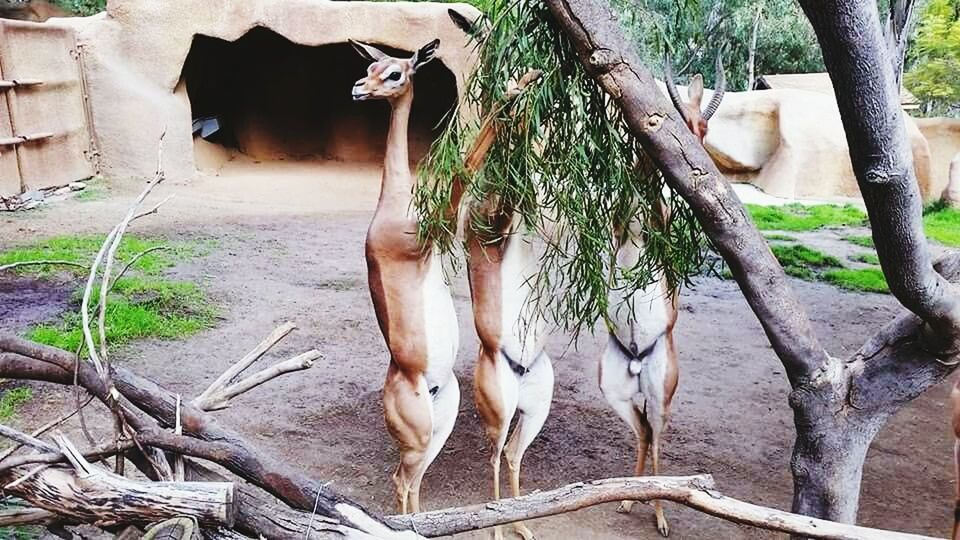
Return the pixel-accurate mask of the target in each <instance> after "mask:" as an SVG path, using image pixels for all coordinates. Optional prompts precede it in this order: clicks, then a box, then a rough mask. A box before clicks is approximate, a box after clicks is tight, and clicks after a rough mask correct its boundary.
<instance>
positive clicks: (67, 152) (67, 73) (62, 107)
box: [0, 21, 95, 195]
mask: <svg viewBox="0 0 960 540" xmlns="http://www.w3.org/2000/svg"><path fill="white" fill-rule="evenodd" d="M0 73H2V74H3V77H2V80H5V81H18V80H19V81H27V80H39V81H42V84H36V85H24V86H15V87H13V88H8V89H6V90H5V91H3V93H4V94H5V97H6V99H5V105H6V109H7V110H6V111H4V110H3V109H2V108H0V117H5V119H2V118H0V138H2V136H3V135H6V133H4V129H5V127H4V122H6V124H7V125H6V129H9V130H10V131H11V135H13V136H26V137H37V136H43V135H47V134H49V135H52V136H50V137H48V138H43V139H42V140H35V141H28V142H24V143H22V144H19V145H16V158H17V165H18V167H19V176H20V185H19V189H13V190H11V189H10V184H12V182H9V181H5V180H0V195H10V194H12V193H10V191H13V193H19V192H22V191H27V190H30V189H41V188H45V187H50V186H56V185H61V184H66V183H69V182H73V181H76V180H81V179H84V178H88V177H90V176H92V175H93V174H94V173H95V171H94V166H93V164H92V162H91V160H90V156H91V138H90V129H89V126H88V124H87V114H86V109H85V106H86V105H85V102H84V96H83V84H82V78H81V72H80V62H79V60H78V53H77V46H76V39H75V36H74V33H73V30H72V29H71V28H69V27H66V26H59V25H55V24H50V23H30V22H22V21H0ZM4 112H5V113H6V114H4ZM11 149H13V147H12V146H4V147H0V152H3V155H4V157H0V174H2V175H3V178H7V177H8V175H9V172H8V170H7V168H8V167H9V165H7V164H5V163H3V160H5V159H7V158H8V154H11V153H12V152H10V150H11Z"/></svg>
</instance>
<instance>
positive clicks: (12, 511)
mask: <svg viewBox="0 0 960 540" xmlns="http://www.w3.org/2000/svg"><path fill="white" fill-rule="evenodd" d="M54 521H57V515H56V514H54V513H53V512H51V511H49V510H44V509H42V508H16V507H15V508H5V509H3V510H0V527H15V526H18V525H46V524H48V523H52V522H54Z"/></svg>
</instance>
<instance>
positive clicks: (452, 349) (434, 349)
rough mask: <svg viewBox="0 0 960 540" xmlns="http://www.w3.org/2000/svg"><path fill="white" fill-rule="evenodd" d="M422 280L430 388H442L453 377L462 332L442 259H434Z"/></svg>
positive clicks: (435, 257) (427, 375) (433, 257)
mask: <svg viewBox="0 0 960 540" xmlns="http://www.w3.org/2000/svg"><path fill="white" fill-rule="evenodd" d="M428 264H429V269H428V270H427V275H426V277H425V278H424V280H423V317H424V326H423V327H424V329H425V333H426V336H425V337H426V344H427V372H426V374H425V377H426V379H427V384H428V385H429V386H430V387H431V388H432V387H434V386H443V385H445V384H446V382H447V380H448V379H449V378H450V376H451V375H452V374H453V365H454V362H455V361H456V359H457V348H458V347H459V345H460V328H459V326H458V324H457V312H456V310H455V309H454V307H453V297H452V296H451V294H450V287H449V286H448V285H447V282H446V280H445V279H444V276H443V268H442V265H441V262H440V257H439V256H438V255H436V254H434V255H433V256H431V258H430V261H429V262H428Z"/></svg>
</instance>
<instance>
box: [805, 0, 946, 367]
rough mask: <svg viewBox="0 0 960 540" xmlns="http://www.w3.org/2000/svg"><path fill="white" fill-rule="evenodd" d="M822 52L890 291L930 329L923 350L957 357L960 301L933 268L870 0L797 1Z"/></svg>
mask: <svg viewBox="0 0 960 540" xmlns="http://www.w3.org/2000/svg"><path fill="white" fill-rule="evenodd" d="M800 5H801V6H802V7H803V10H804V12H805V13H806V14H807V18H809V19H810V22H811V23H812V24H813V29H814V31H815V32H816V34H817V38H818V39H819V41H820V46H821V48H822V49H823V60H824V63H825V64H826V66H827V70H828V71H829V72H830V79H831V80H832V81H833V87H834V91H835V94H836V97H837V106H838V107H839V109H840V116H841V118H842V120H843V127H844V131H845V132H846V136H847V144H848V145H849V147H850V160H851V162H852V164H853V171H854V173H855V175H856V177H857V184H858V185H859V186H860V192H861V193H862V194H863V200H864V203H866V206H867V212H868V214H869V215H870V224H871V226H872V228H873V240H874V243H875V244H876V247H877V254H878V255H879V257H880V265H881V267H882V268H883V273H884V276H886V278H887V283H888V284H889V285H890V291H891V292H892V293H893V294H894V296H896V297H897V300H899V301H900V303H902V304H903V305H904V306H906V307H907V309H909V310H910V311H912V312H914V313H916V314H917V315H919V316H920V317H921V318H922V319H923V320H924V321H925V322H926V323H927V324H928V325H929V328H928V329H927V331H925V333H924V339H925V346H926V347H927V348H928V349H929V350H931V351H933V352H936V353H938V354H940V356H941V358H943V359H945V360H946V359H948V358H949V357H952V356H955V355H957V354H960V294H958V291H957V289H956V288H955V287H954V286H952V285H951V284H950V283H949V282H948V281H947V280H946V279H944V278H943V277H942V276H941V275H939V274H938V273H937V272H936V271H935V270H934V268H933V261H932V259H931V256H930V250H929V249H928V247H927V241H926V237H925V236H924V233H923V220H922V205H923V201H922V199H921V197H920V188H919V186H917V178H916V174H915V172H914V168H913V154H912V153H911V151H910V144H909V141H908V139H907V130H906V125H905V124H904V120H903V112H902V110H901V108H900V89H899V86H898V85H897V83H896V77H895V76H894V73H893V69H892V67H891V66H892V65H893V64H892V62H891V61H890V54H891V53H890V51H888V50H887V47H886V45H885V43H884V39H883V35H882V32H881V29H880V20H879V15H878V13H877V6H876V2H873V0H853V1H840V0H828V1H819V0H817V1H814V0H801V1H800Z"/></svg>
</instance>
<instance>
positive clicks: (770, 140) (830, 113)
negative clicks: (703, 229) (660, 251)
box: [703, 89, 944, 201]
mask: <svg viewBox="0 0 960 540" xmlns="http://www.w3.org/2000/svg"><path fill="white" fill-rule="evenodd" d="M707 94H708V95H705V96H704V98H703V99H704V102H706V101H707V100H709V99H710V95H709V94H710V92H707ZM904 120H905V122H906V125H907V134H908V136H909V138H910V144H911V148H912V150H913V161H914V167H915V170H916V175H917V182H918V184H919V187H920V192H921V194H922V196H923V199H924V201H931V200H935V199H937V198H938V197H939V196H940V193H941V192H942V191H943V187H944V186H943V184H938V183H936V182H934V181H933V180H932V177H931V172H930V171H931V155H930V148H929V145H928V144H927V141H926V139H925V138H924V136H923V134H922V133H921V131H920V129H919V128H918V126H917V123H916V121H914V119H912V118H910V117H909V116H908V115H907V114H906V113H904ZM704 144H705V145H706V147H707V150H708V151H709V152H710V155H711V156H712V157H713V159H714V160H715V161H716V162H717V164H718V165H719V166H720V169H721V171H723V172H724V174H726V175H728V177H729V178H730V180H731V181H735V182H748V183H750V184H753V185H755V186H757V187H758V188H760V189H762V190H763V191H764V192H766V193H768V194H770V195H774V196H777V197H785V198H798V199H818V200H827V201H829V200H844V199H850V198H858V197H860V190H859V188H858V186H857V180H856V178H855V176H854V174H853V167H852V166H851V164H850V156H849V153H848V147H847V141H846V136H845V134H844V130H843V124H842V122H841V120H840V113H839V110H838V109H837V104H836V100H835V98H834V97H833V96H832V95H827V94H822V93H818V92H810V91H804V90H786V89H784V90H757V91H751V92H727V94H726V95H725V96H724V98H723V102H722V103H721V105H720V108H719V109H718V110H717V112H716V114H715V115H714V116H713V118H712V119H711V120H710V124H709V131H708V133H707V137H706V139H705V141H704Z"/></svg>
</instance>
